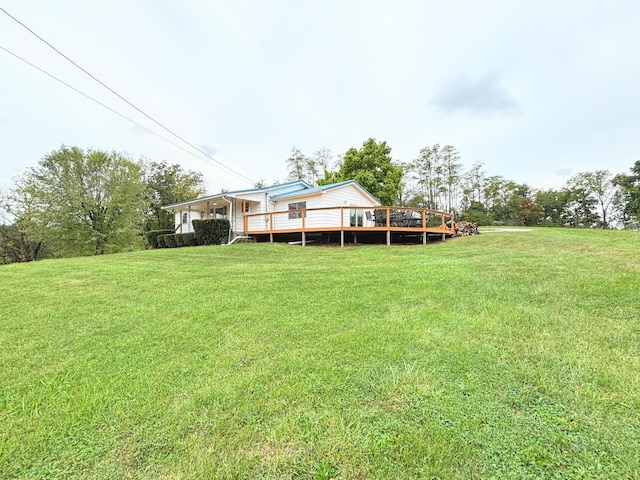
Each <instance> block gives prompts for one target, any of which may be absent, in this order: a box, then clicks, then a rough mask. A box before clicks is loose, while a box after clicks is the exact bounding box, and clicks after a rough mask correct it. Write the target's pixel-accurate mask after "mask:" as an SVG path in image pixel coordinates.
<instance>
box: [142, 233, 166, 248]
mask: <svg viewBox="0 0 640 480" xmlns="http://www.w3.org/2000/svg"><path fill="white" fill-rule="evenodd" d="M171 233H173V230H149V231H148V232H144V236H145V237H146V239H147V246H148V247H149V248H162V247H161V246H159V245H158V237H159V236H160V235H169V234H171ZM163 246H164V245H163Z"/></svg>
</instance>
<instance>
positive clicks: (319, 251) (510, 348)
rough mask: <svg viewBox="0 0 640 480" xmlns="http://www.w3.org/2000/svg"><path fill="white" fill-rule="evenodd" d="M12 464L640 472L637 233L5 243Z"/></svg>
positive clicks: (241, 473) (473, 474) (3, 399)
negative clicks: (142, 245)
mask: <svg viewBox="0 0 640 480" xmlns="http://www.w3.org/2000/svg"><path fill="white" fill-rule="evenodd" d="M0 298H1V299H2V303H1V305H0V477H1V478H90V479H102V478H160V479H172V478H225V479H226V478H228V479H236V478H248V479H253V478H308V479H325V478H344V479H393V478H398V479H408V478H416V479H430V478H434V479H435V478H440V479H453V478H460V479H473V478H513V479H527V478H543V479H547V478H562V479H565V478H585V479H587V478H603V479H605V478H606V479H615V478H624V479H632V478H640V467H639V465H640V234H638V233H633V232H614V231H587V230H559V229H533V230H531V231H528V232H489V231H487V233H485V234H483V235H480V236H477V237H467V238H461V239H457V240H453V241H448V242H446V243H437V244H430V245H428V246H426V247H423V246H392V247H386V246H367V247H357V248H344V249H340V248H329V247H299V246H288V245H270V244H240V245H233V246H229V247H221V246H217V247H192V248H183V249H165V250H156V251H145V252H137V253H128V254H121V255H108V256H103V257H94V258H74V259H65V260H49V261H41V262H37V263H31V264H17V265H8V266H3V267H0Z"/></svg>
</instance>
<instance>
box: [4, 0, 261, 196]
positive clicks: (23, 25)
mask: <svg viewBox="0 0 640 480" xmlns="http://www.w3.org/2000/svg"><path fill="white" fill-rule="evenodd" d="M0 10H2V12H3V13H4V14H5V15H7V16H8V17H9V18H11V19H12V20H13V21H15V22H16V23H18V24H19V25H20V26H22V27H23V28H24V29H26V30H27V31H28V32H29V33H31V34H32V35H33V36H35V37H36V38H37V39H38V40H40V41H41V42H43V43H44V44H46V45H47V46H48V47H49V48H51V49H52V50H53V51H54V52H56V53H57V54H58V55H60V56H61V57H63V58H64V59H65V60H67V61H68V62H70V63H71V64H72V65H73V66H75V67H76V68H78V69H79V70H81V71H82V72H84V73H85V74H86V75H88V76H89V77H91V78H92V79H93V80H95V81H96V82H98V83H99V84H100V85H102V86H103V87H104V88H106V89H107V90H109V91H110V92H111V93H113V94H114V95H116V96H117V97H118V98H120V99H121V100H122V101H124V102H125V103H127V104H128V105H129V106H131V107H132V108H134V109H135V110H137V111H138V112H140V113H141V114H142V115H144V116H145V117H147V118H148V119H149V120H151V121H152V122H153V123H155V124H156V125H158V126H159V127H161V128H162V129H164V130H165V131H167V132H169V133H170V134H171V135H173V136H174V137H176V138H177V139H179V140H181V141H182V142H184V143H186V144H187V145H189V146H190V147H191V148H193V149H194V150H197V151H198V152H200V153H201V154H202V155H204V156H205V157H207V158H208V159H210V160H212V161H213V162H215V163H216V164H218V165H219V166H221V167H222V168H224V169H226V170H227V171H228V172H232V173H233V174H235V175H236V176H237V177H240V178H242V179H243V180H245V181H247V182H249V183H255V182H254V181H253V180H251V179H250V178H249V177H247V176H245V175H243V174H242V173H240V172H237V171H236V170H234V169H233V168H231V167H229V166H227V165H225V164H224V163H222V162H220V161H219V160H216V159H215V158H213V157H212V156H211V155H209V154H208V153H207V152H205V151H204V150H202V149H201V148H199V147H197V146H195V145H193V144H192V143H191V142H189V141H187V140H185V139H184V138H183V137H181V136H180V135H178V134H177V133H175V132H173V131H172V130H170V129H169V128H167V127H165V126H164V125H163V124H161V123H160V122H158V121H157V120H156V119H154V118H153V117H151V116H150V115H148V114H147V113H145V112H144V111H142V110H141V109H140V108H138V107H136V106H135V105H134V104H133V103H131V102H130V101H129V100H127V99H126V98H124V97H123V96H122V95H120V94H119V93H118V92H116V91H115V90H113V89H112V88H111V87H109V86H108V85H107V84H105V83H104V82H102V81H101V80H100V79H98V78H96V77H95V76H93V75H92V74H91V73H89V72H88V71H87V70H85V69H84V68H82V67H81V66H80V65H78V64H77V63H76V62H74V61H73V60H71V59H70V58H69V57H67V56H66V55H65V54H64V53H62V52H61V51H60V50H58V49H57V48H56V47H54V46H53V45H51V44H50V43H49V42H47V41H46V40H45V39H44V38H42V37H41V36H40V35H38V34H37V33H35V32H34V31H33V30H31V29H30V28H29V27H28V26H26V25H25V24H24V23H22V22H21V21H20V20H18V19H17V18H16V17H14V16H13V15H11V14H10V13H9V12H7V11H6V10H5V9H4V8H2V7H0ZM3 50H5V51H8V50H6V49H4V48H3ZM9 53H11V52H9ZM45 73H46V72H45ZM134 123H135V122H134ZM143 128H144V127H143ZM161 138H162V137H161ZM197 158H199V157H197Z"/></svg>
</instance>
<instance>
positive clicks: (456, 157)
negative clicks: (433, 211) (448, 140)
mask: <svg viewBox="0 0 640 480" xmlns="http://www.w3.org/2000/svg"><path fill="white" fill-rule="evenodd" d="M442 175H443V181H444V190H445V203H444V209H445V211H447V212H454V211H455V210H456V209H457V207H458V195H459V192H460V182H461V176H462V163H460V154H459V153H458V151H457V150H456V149H455V148H454V147H453V146H451V145H445V146H444V147H443V148H442Z"/></svg>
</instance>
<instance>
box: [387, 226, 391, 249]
mask: <svg viewBox="0 0 640 480" xmlns="http://www.w3.org/2000/svg"><path fill="white" fill-rule="evenodd" d="M389 246H391V230H387V247H389Z"/></svg>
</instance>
